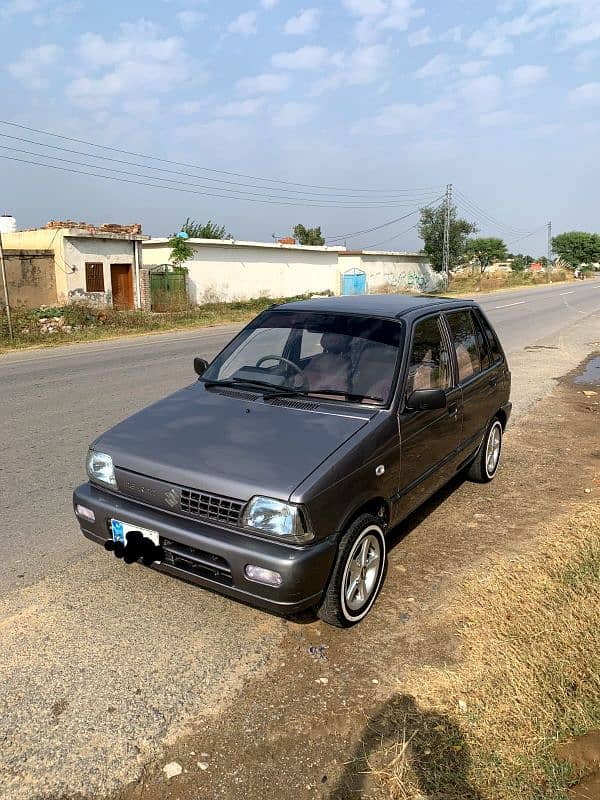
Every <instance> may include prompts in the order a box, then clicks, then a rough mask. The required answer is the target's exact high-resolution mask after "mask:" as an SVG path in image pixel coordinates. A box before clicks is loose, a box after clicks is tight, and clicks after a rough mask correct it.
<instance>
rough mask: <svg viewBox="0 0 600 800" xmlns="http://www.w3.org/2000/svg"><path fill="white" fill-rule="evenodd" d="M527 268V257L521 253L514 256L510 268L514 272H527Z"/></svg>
mask: <svg viewBox="0 0 600 800" xmlns="http://www.w3.org/2000/svg"><path fill="white" fill-rule="evenodd" d="M527 267H528V264H527V260H526V256H524V255H522V254H521V253H519V255H517V256H513V259H512V264H511V265H510V268H511V269H512V271H513V272H525V270H526V269H527Z"/></svg>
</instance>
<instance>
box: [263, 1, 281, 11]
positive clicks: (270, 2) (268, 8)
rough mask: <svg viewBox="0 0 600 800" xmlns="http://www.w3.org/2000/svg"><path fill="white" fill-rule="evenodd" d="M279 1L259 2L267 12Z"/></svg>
mask: <svg viewBox="0 0 600 800" xmlns="http://www.w3.org/2000/svg"><path fill="white" fill-rule="evenodd" d="M278 2H279V0H260V4H261V6H262V7H263V8H265V9H266V10H267V11H269V10H270V9H271V8H275V6H276V5H277V3H278Z"/></svg>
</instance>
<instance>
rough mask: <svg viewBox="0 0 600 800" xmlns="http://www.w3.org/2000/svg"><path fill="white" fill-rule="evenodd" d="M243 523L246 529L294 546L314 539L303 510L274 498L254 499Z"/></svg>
mask: <svg viewBox="0 0 600 800" xmlns="http://www.w3.org/2000/svg"><path fill="white" fill-rule="evenodd" d="M243 523H244V526H245V527H246V528H254V529H255V530H257V531H260V532H261V533H265V534H267V535H268V536H276V537H277V538H279V539H283V540H285V541H287V542H291V543H293V544H304V543H305V542H310V541H311V539H314V533H313V532H312V530H311V529H310V527H309V525H308V522H307V521H306V519H305V516H304V514H303V513H302V511H301V509H300V508H299V507H298V506H295V505H293V504H292V503H284V502H282V501H281V500H274V499H273V498H272V497H253V498H252V500H250V502H249V503H248V505H247V506H246V510H245V511H244V517H243Z"/></svg>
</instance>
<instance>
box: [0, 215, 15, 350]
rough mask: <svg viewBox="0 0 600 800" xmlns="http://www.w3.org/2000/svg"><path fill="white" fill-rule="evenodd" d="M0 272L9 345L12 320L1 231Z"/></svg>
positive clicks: (0, 232) (11, 338)
mask: <svg viewBox="0 0 600 800" xmlns="http://www.w3.org/2000/svg"><path fill="white" fill-rule="evenodd" d="M0 272H2V284H3V286H4V302H5V303H6V319H7V321H8V336H9V339H10V341H11V343H12V342H13V341H14V338H13V327H12V319H11V316H10V300H9V297H8V281H7V280H6V267H5V264H4V250H3V249H2V231H0Z"/></svg>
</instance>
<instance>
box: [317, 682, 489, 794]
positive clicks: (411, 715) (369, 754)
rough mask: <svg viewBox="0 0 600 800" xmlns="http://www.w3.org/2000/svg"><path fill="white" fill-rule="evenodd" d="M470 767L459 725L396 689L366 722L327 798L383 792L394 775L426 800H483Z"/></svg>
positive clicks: (386, 792) (396, 779) (386, 790)
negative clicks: (473, 779)
mask: <svg viewBox="0 0 600 800" xmlns="http://www.w3.org/2000/svg"><path fill="white" fill-rule="evenodd" d="M407 763H408V765H410V767H409V768H408V769H407ZM470 768H471V758H470V755H469V750H468V747H467V745H466V743H465V740H464V737H463V735H462V732H461V730H460V728H458V726H457V725H456V724H455V723H454V722H452V721H451V720H450V719H449V718H448V717H446V716H444V715H443V714H437V713H435V712H432V711H423V710H421V709H420V708H419V706H418V705H417V703H416V701H415V699H414V697H412V696H411V695H400V694H398V695H394V696H393V697H392V698H391V699H390V700H388V701H387V702H386V703H384V704H383V705H382V706H381V707H380V708H379V709H378V710H377V712H376V713H375V715H374V716H373V717H371V719H369V721H368V722H367V725H366V728H365V730H364V733H363V736H362V738H361V740H360V742H359V744H358V745H357V747H356V749H355V751H354V755H353V757H352V760H351V761H350V762H349V763H348V764H347V765H346V767H345V769H344V772H343V774H342V776H341V778H340V781H339V783H338V785H337V786H336V787H335V788H334V789H333V791H332V793H331V794H330V795H329V800H350V798H356V797H365V798H367V797H372V798H376V797H388V796H389V795H390V788H391V787H392V786H393V785H394V783H397V781H398V780H401V781H402V782H403V783H405V785H406V789H410V790H412V791H413V793H414V794H415V795H418V794H420V795H423V796H425V797H427V798H429V799H430V800H434V799H435V800H482V796H481V795H480V794H479V792H478V791H477V790H476V789H474V788H473V787H472V786H471V784H470V782H469V770H470ZM380 782H382V783H383V784H384V785H380ZM386 783H388V784H389V785H388V786H387V787H386V788H384V786H385V784H386ZM407 793H408V792H407ZM399 796H404V795H403V794H402V795H399Z"/></svg>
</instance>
